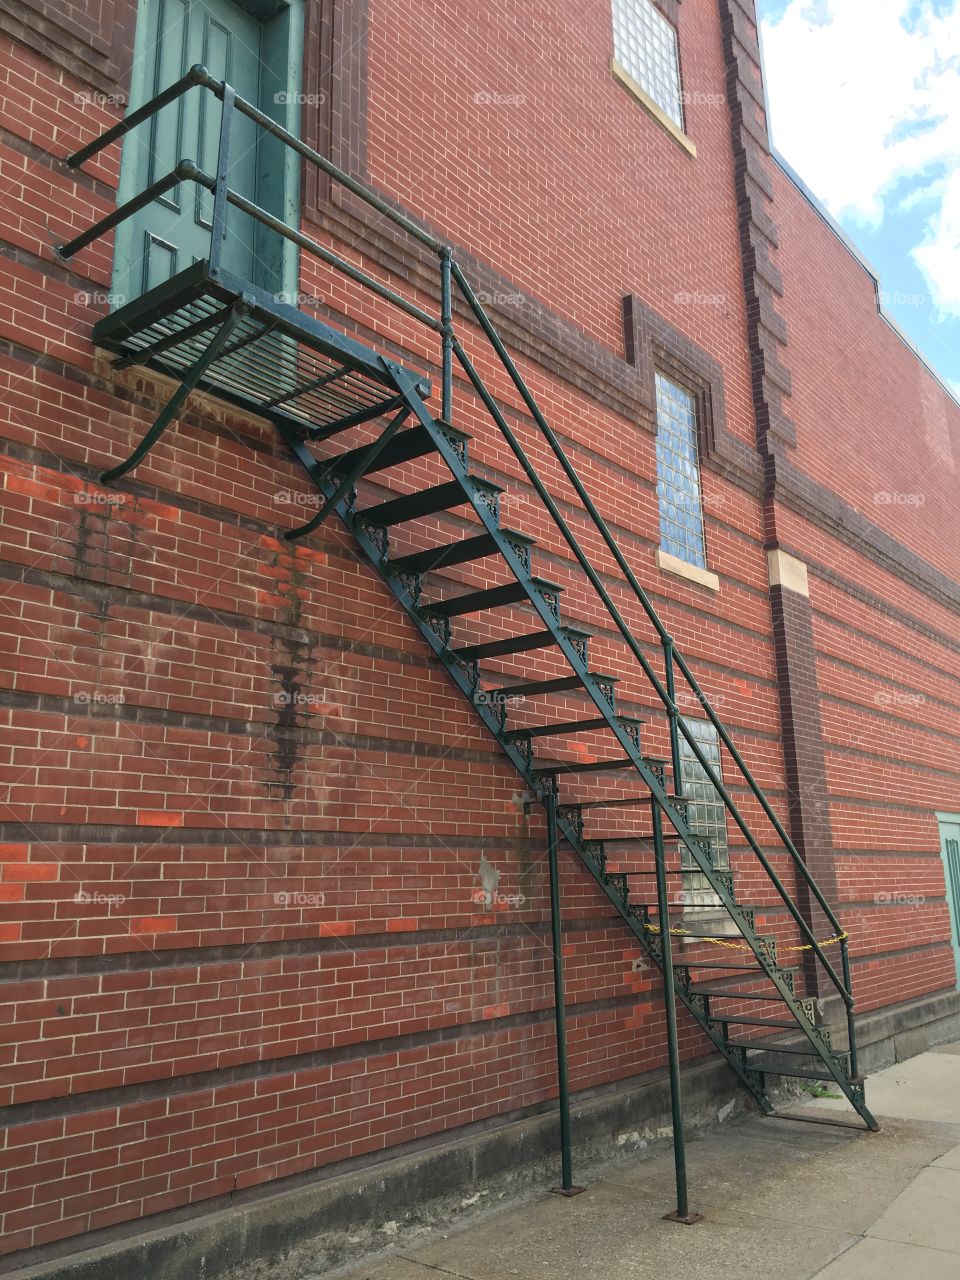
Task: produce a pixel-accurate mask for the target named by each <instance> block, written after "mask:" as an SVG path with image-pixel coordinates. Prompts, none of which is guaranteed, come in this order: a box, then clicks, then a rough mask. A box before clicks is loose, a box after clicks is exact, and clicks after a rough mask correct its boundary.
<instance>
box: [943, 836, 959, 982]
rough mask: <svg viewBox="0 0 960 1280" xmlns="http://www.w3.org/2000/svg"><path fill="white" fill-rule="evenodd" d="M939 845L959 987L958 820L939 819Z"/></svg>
mask: <svg viewBox="0 0 960 1280" xmlns="http://www.w3.org/2000/svg"><path fill="white" fill-rule="evenodd" d="M940 844H941V848H942V851H943V863H944V875H945V877H946V881H947V905H948V906H949V908H950V927H951V930H952V932H953V958H954V960H955V962H956V966H957V985H958V986H960V818H957V819H955V820H954V819H950V818H941V819H940Z"/></svg>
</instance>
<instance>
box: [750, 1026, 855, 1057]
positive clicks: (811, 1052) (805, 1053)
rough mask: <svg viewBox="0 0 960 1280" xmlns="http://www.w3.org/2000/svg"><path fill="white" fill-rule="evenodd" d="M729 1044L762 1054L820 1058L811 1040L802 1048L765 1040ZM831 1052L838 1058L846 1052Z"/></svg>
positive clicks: (794, 1027)
mask: <svg viewBox="0 0 960 1280" xmlns="http://www.w3.org/2000/svg"><path fill="white" fill-rule="evenodd" d="M796 1028H797V1024H796V1023H794V1024H793V1029H794V1030H796ZM729 1043H730V1044H731V1045H732V1046H733V1047H734V1048H737V1049H756V1050H758V1051H759V1052H761V1053H794V1054H797V1055H798V1056H800V1057H814V1058H816V1057H817V1056H818V1054H817V1050H816V1049H815V1048H814V1047H813V1045H812V1044H811V1043H810V1042H809V1040H808V1041H806V1042H805V1043H804V1044H803V1045H802V1046H801V1045H792V1044H790V1045H788V1044H764V1042H763V1040H731V1041H729ZM831 1052H832V1053H836V1054H837V1056H838V1057H843V1055H844V1052H845V1050H843V1049H839V1050H837V1049H833V1050H831Z"/></svg>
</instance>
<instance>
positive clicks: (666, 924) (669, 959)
mask: <svg viewBox="0 0 960 1280" xmlns="http://www.w3.org/2000/svg"><path fill="white" fill-rule="evenodd" d="M650 812H651V814H652V817H653V852H654V858H655V861H656V868H657V906H658V908H659V914H660V954H661V958H662V964H663V1000H664V1006H665V1011H666V1017H667V1058H668V1061H669V1065H670V1105H671V1107H672V1109H673V1161H674V1167H675V1169H676V1175H677V1207H676V1209H675V1210H674V1211H673V1212H672V1213H665V1214H664V1215H663V1216H664V1217H665V1218H666V1219H667V1221H668V1222H682V1223H683V1224H684V1226H691V1225H692V1224H693V1223H694V1222H699V1221H700V1220H701V1218H702V1217H703V1214H701V1213H691V1212H690V1205H689V1202H688V1200H687V1153H686V1146H685V1142H684V1134H683V1105H682V1098H681V1093H680V1049H679V1045H678V1042H677V1000H676V993H675V990H674V982H673V945H672V939H671V936H670V899H669V895H668V893H667V867H666V859H665V856H664V849H663V818H662V815H661V813H660V805H659V804H658V803H657V801H656V800H653V799H651V801H650Z"/></svg>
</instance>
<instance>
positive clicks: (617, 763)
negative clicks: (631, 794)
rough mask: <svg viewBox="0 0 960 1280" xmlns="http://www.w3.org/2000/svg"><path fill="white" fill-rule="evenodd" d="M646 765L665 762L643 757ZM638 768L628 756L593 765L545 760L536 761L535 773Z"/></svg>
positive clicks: (609, 770)
mask: <svg viewBox="0 0 960 1280" xmlns="http://www.w3.org/2000/svg"><path fill="white" fill-rule="evenodd" d="M643 762H644V764H654V765H662V764H663V763H664V761H663V760H657V759H655V758H654V757H652V756H644V757H643ZM636 767H637V766H636V765H635V764H634V762H633V761H632V760H631V759H630V757H629V756H626V757H625V758H623V759H619V760H595V761H593V763H592V764H578V763H577V761H576V760H544V761H536V762H535V763H534V766H533V772H534V773H540V774H543V773H556V774H560V773H608V772H611V771H616V770H621V771H622V770H624V769H635V768H636Z"/></svg>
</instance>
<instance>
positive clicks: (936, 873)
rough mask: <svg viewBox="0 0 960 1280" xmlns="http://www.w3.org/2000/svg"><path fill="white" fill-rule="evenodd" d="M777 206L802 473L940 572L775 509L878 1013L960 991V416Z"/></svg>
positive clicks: (854, 272)
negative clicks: (949, 818)
mask: <svg viewBox="0 0 960 1280" xmlns="http://www.w3.org/2000/svg"><path fill="white" fill-rule="evenodd" d="M776 208H777V221H778V225H779V227H780V229H781V249H780V265H781V268H782V270H783V273H784V277H785V281H786V291H785V296H784V313H785V315H786V319H787V324H788V330H789V359H790V369H791V372H792V374H793V379H794V391H793V395H792V397H791V401H790V411H791V415H792V417H793V419H794V421H795V422H796V425H797V449H796V453H795V455H794V457H793V459H792V461H793V462H794V463H795V464H796V466H797V467H798V468H799V470H800V471H801V473H802V477H807V478H809V479H810V480H812V481H814V482H816V484H817V485H819V486H822V488H823V490H825V491H826V493H827V505H828V506H829V505H830V495H835V496H836V498H839V499H840V500H841V501H842V503H843V504H845V506H846V507H847V508H848V509H849V511H850V513H851V514H850V515H849V516H847V517H846V518H845V522H846V526H847V528H848V529H849V530H858V531H860V532H863V530H862V528H861V526H860V524H859V523H858V519H857V518H858V517H863V518H865V519H866V521H869V522H870V524H871V525H873V526H875V527H876V529H878V530H880V531H881V532H882V534H885V535H888V536H889V537H890V538H891V539H892V540H895V542H896V543H897V544H899V546H900V547H901V548H906V549H907V550H908V551H909V552H910V553H913V554H914V555H915V556H917V557H919V558H920V560H922V561H923V562H925V563H926V564H927V565H928V566H932V567H933V569H934V570H938V571H940V573H941V574H942V575H943V577H942V580H941V584H940V585H941V587H942V590H937V589H936V588H930V587H928V588H927V589H926V590H925V589H924V578H923V577H921V573H920V572H919V570H920V566H919V564H917V565H913V566H911V562H910V559H909V557H904V558H903V567H902V568H901V570H900V571H899V572H894V571H893V565H892V564H890V563H889V562H887V563H886V564H879V563H878V561H877V558H876V556H872V557H871V556H869V555H868V554H866V547H865V546H864V545H863V543H862V542H860V540H859V538H858V536H856V535H855V536H853V538H852V539H851V538H850V537H849V536H848V537H846V538H844V537H843V536H840V535H839V534H838V531H837V526H836V524H835V523H833V522H832V520H831V519H829V518H828V519H824V520H820V521H816V520H814V519H812V518H809V517H808V518H805V517H804V516H803V515H802V514H800V513H799V512H798V511H797V510H796V509H793V510H791V509H790V507H791V499H790V498H789V497H786V498H785V499H784V501H783V502H782V503H781V504H780V505H779V506H778V514H777V527H778V533H779V538H780V542H781V545H783V546H785V547H786V548H787V549H788V550H790V551H791V552H793V553H794V554H795V555H797V556H799V557H800V558H801V559H802V560H804V561H806V562H807V563H808V564H809V566H810V586H811V606H812V610H813V629H814V644H815V649H816V661H817V683H818V691H819V705H820V716H821V723H822V727H823V737H824V757H825V765H826V775H827V786H828V791H829V794H830V799H829V814H830V822H831V828H832V832H833V841H834V847H835V850H836V860H835V865H836V873H837V880H838V889H839V896H840V901H841V903H843V904H844V911H843V919H844V922H845V923H846V922H847V921H848V920H849V921H850V922H851V932H852V933H853V935H854V944H853V954H854V956H855V958H856V963H855V982H856V988H857V994H858V1002H859V1004H860V1006H861V1007H870V1006H873V1005H878V1004H884V1003H887V1002H888V1001H889V1000H890V998H891V994H892V993H893V992H897V993H898V994H899V996H900V997H901V998H909V997H910V996H912V995H916V994H919V993H920V992H922V991H926V990H935V989H939V988H944V987H946V988H952V987H953V986H954V985H955V981H956V979H955V974H954V962H953V954H952V950H951V947H950V925H949V917H948V909H947V905H946V901H945V896H944V895H945V886H944V875H943V864H942V861H941V855H940V837H939V832H938V828H937V823H936V819H935V814H936V812H937V811H945V812H952V813H956V812H958V811H960V766H958V763H957V744H958V726H960V715H958V713H960V625H958V606H960V591H958V589H957V579H958V577H960V537H958V536H957V525H956V519H955V508H956V494H957V483H958V467H960V407H958V406H957V404H956V402H955V401H954V400H953V399H952V398H951V397H950V395H949V394H948V393H947V391H946V390H945V389H944V388H943V387H942V386H941V385H940V384H939V383H938V382H937V381H936V379H935V378H934V377H933V376H932V375H931V374H930V372H929V371H928V370H927V369H926V368H925V367H924V366H923V364H922V363H921V362H920V361H919V360H918V359H917V358H916V356H915V355H914V353H913V352H912V351H911V350H910V349H909V347H908V346H907V345H906V343H905V342H904V341H903V340H902V339H901V338H900V337H899V336H898V335H897V334H896V333H895V332H894V330H893V329H892V328H891V327H890V326H889V325H888V324H887V323H886V321H885V320H884V319H883V317H882V316H881V315H880V314H879V313H878V311H877V306H876V293H875V288H874V283H873V279H872V277H871V276H870V275H869V274H868V273H867V271H866V270H865V269H864V267H863V266H862V265H861V264H860V263H859V262H858V261H857V260H856V259H855V258H854V256H853V255H852V254H851V253H850V251H849V250H848V249H847V247H846V246H845V245H844V244H843V242H842V241H841V240H840V239H839V238H838V237H837V236H835V235H834V234H833V233H832V231H831V230H830V229H829V228H828V227H827V226H826V225H825V224H824V222H823V220H822V219H821V218H820V217H819V216H818V214H817V212H816V211H815V209H814V208H813V207H812V206H811V205H810V204H809V202H808V201H807V200H806V199H805V198H804V197H803V196H802V195H801V194H800V193H799V192H798V191H797V189H796V187H795V186H794V185H793V183H792V182H791V181H790V180H789V179H788V178H787V176H786V175H785V174H783V173H782V172H778V177H777V183H776ZM802 477H801V480H800V484H799V486H798V487H799V488H800V489H801V490H802V489H803V479H802ZM806 496H807V499H808V500H812V501H813V502H814V503H815V504H816V503H817V502H818V501H821V502H822V501H823V500H824V498H823V495H822V494H820V495H819V496H818V495H817V493H816V491H815V490H814V489H809V490H808V491H807V495H806ZM793 501H794V502H795V499H794V500H793ZM833 514H834V516H835V515H836V514H837V513H836V512H834V513H833ZM841 518H842V517H841ZM842 519H843V518H842ZM880 541H881V545H883V540H882V537H881V540H880ZM911 569H912V570H913V571H911ZM951 587H952V597H951V594H950V588H951Z"/></svg>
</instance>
